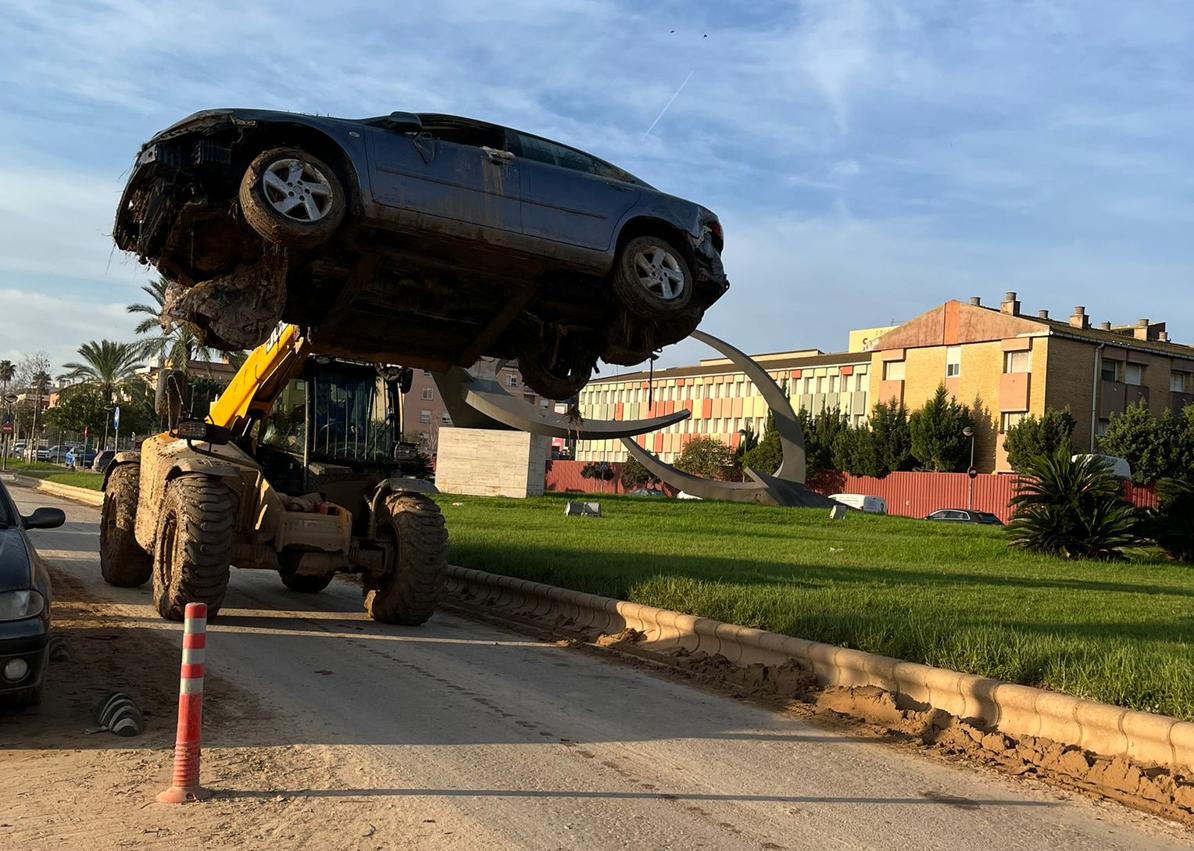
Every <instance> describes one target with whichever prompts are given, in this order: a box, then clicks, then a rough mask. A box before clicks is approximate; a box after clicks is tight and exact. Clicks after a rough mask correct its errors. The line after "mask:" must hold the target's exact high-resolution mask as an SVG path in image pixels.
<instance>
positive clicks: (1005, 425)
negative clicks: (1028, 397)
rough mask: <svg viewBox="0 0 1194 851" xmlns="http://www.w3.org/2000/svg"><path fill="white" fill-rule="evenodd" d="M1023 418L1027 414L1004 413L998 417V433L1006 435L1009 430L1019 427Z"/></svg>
mask: <svg viewBox="0 0 1194 851" xmlns="http://www.w3.org/2000/svg"><path fill="white" fill-rule="evenodd" d="M1025 416H1027V414H1025V413H1024V412H1023V411H1004V412H1003V413H1002V414H1001V415H1000V417H999V433H1000V434H1006V433H1007V430H1008V429H1009V428H1011V427H1012V426H1016V425H1019V424H1020V423H1021V422H1022V421H1023V419H1024V417H1025Z"/></svg>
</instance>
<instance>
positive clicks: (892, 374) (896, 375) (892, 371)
mask: <svg viewBox="0 0 1194 851" xmlns="http://www.w3.org/2000/svg"><path fill="white" fill-rule="evenodd" d="M883 380H884V381H903V380H904V362H903V361H902V360H889V361H887V362H886V363H885V364H883Z"/></svg>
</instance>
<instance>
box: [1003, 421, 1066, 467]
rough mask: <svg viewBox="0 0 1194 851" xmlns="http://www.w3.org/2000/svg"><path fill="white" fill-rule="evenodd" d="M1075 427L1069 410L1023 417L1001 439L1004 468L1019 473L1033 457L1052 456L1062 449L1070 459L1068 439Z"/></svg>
mask: <svg viewBox="0 0 1194 851" xmlns="http://www.w3.org/2000/svg"><path fill="white" fill-rule="evenodd" d="M1077 425H1078V421H1077V420H1075V419H1074V417H1073V415H1072V414H1070V409H1069V408H1066V409H1065V410H1062V411H1057V410H1048V411H1045V413H1044V415H1042V416H1040V417H1036V416H1028V417H1025V418H1024V419H1022V420H1021V421H1020V422H1018V423H1017V424H1016V425H1014V426H1012V427H1011V428H1009V429H1008V430H1007V434H1006V436H1005V437H1004V439H1003V448H1004V449H1006V450H1007V462H1008V464H1010V465H1011V467H1012V469H1013V470H1019V469H1020V468H1021V466H1023V465H1024V464H1025V463H1026V462H1027V461H1028V459H1029V458H1031V457H1033V456H1034V455H1054V454H1056V452H1057V450H1058V449H1061V448H1063V447H1064V448H1065V450H1066V451H1067V452H1069V453H1070V454H1071V455H1072V454H1073V453H1074V444H1073V440H1072V438H1073V434H1074V429H1075V428H1076V427H1077Z"/></svg>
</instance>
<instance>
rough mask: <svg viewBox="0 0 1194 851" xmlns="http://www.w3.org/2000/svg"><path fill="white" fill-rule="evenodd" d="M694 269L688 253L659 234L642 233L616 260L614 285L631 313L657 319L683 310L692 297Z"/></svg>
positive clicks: (639, 316) (630, 242) (646, 318)
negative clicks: (687, 256) (686, 256)
mask: <svg viewBox="0 0 1194 851" xmlns="http://www.w3.org/2000/svg"><path fill="white" fill-rule="evenodd" d="M692 288H693V279H692V270H691V269H690V268H689V266H688V261H687V260H685V259H684V253H683V252H682V251H680V250H679V249H678V248H676V247H675V246H674V245H672V244H671V243H670V242H668V241H667V240H666V239H663V238H661V237H658V236H639V237H635V238H634V239H632V240H630V241H629V242H627V243H626V244H625V245H624V246H623V247H622V253H621V254H619V255H618V259H617V260H616V261H615V263H614V270H613V289H614V293H615V294H616V295H617V296H618V300H619V301H620V302H622V305H623V306H624V307H625V308H626V310H627V311H628V312H629V314H630V316H632V317H635V318H638V319H643V320H653V319H660V318H663V317H667V316H671V315H673V314H675V313H679V312H680V311H682V310H683V309H684V308H685V307H687V306H688V302H689V301H691V300H692Z"/></svg>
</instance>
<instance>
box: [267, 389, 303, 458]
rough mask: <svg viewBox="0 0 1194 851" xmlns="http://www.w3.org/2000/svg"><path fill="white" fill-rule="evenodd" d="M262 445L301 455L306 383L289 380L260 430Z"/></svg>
mask: <svg viewBox="0 0 1194 851" xmlns="http://www.w3.org/2000/svg"><path fill="white" fill-rule="evenodd" d="M261 443H263V444H265V445H266V446H273V447H275V448H276V449H283V450H286V451H288V452H302V451H303V447H304V446H305V445H306V443H307V382H306V381H304V380H303V379H301V378H294V379H291V381H290V383H288V384H287V385H286V387H285V389H284V390H283V391H282V392H281V393H280V394H279V395H278V398H277V399H276V400H275V401H274V407H273V410H271V411H270V414H269V416H268V417H266V419H265V422H264V423H263V424H262V426H261Z"/></svg>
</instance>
